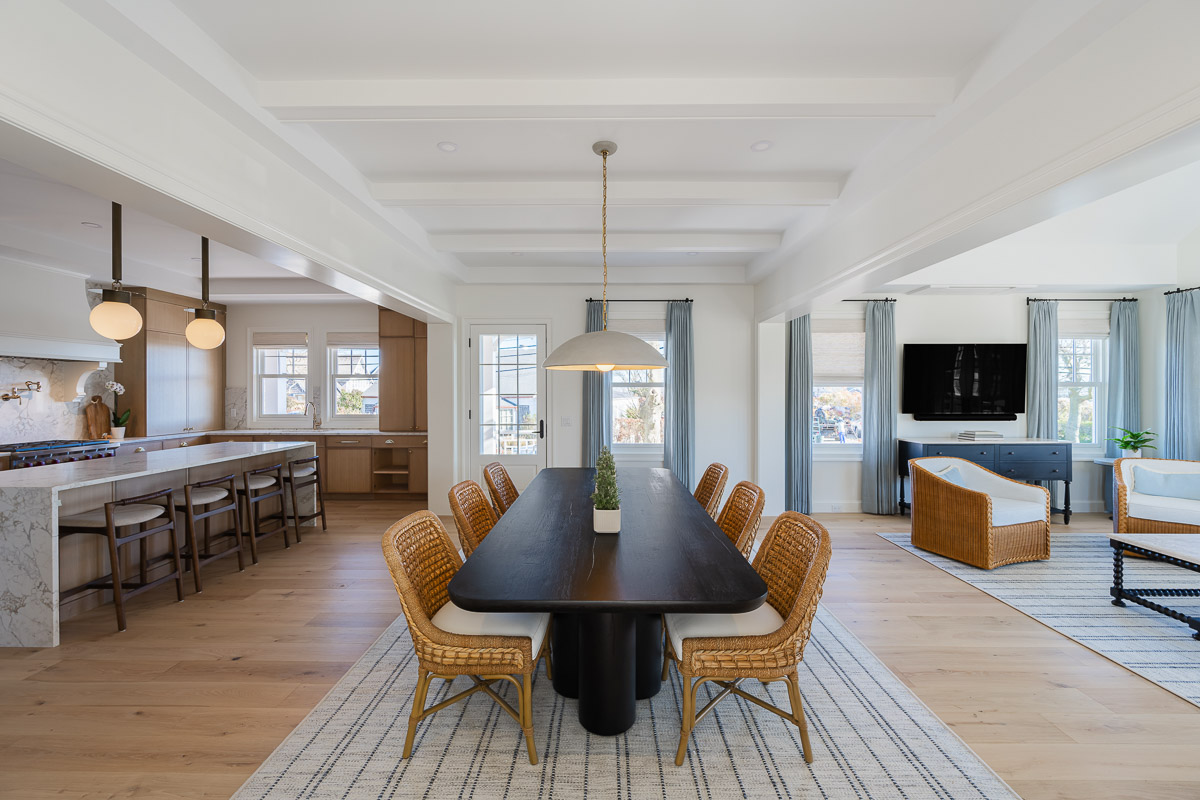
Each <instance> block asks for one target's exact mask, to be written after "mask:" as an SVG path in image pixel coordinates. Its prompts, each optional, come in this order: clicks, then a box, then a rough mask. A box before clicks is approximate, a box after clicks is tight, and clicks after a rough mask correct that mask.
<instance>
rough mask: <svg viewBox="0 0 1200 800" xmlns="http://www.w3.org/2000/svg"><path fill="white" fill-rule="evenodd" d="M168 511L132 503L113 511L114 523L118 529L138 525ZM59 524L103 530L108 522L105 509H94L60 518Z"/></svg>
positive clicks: (154, 506) (145, 504)
mask: <svg viewBox="0 0 1200 800" xmlns="http://www.w3.org/2000/svg"><path fill="white" fill-rule="evenodd" d="M166 510H167V509H166V507H165V506H156V505H154V504H153V503H131V504H130V505H127V506H117V507H116V508H114V509H113V523H114V524H115V525H116V526H117V527H118V528H120V527H121V526H123V525H137V524H139V523H142V522H149V521H150V520H152V519H156V518H158V517H161V516H162V515H163V514H164V513H166ZM58 524H59V525H61V526H63V527H67V528H103V527H104V526H106V525H107V524H108V521H107V520H105V518H104V509H103V508H93V509H92V510H91V511H84V512H83V513H82V514H71V515H70V516H67V517H59V518H58Z"/></svg>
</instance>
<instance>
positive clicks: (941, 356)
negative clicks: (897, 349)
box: [900, 344, 1025, 420]
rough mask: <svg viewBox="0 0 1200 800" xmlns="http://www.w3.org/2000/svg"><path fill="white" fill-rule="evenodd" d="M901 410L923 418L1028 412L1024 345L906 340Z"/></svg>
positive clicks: (993, 417) (1011, 416)
mask: <svg viewBox="0 0 1200 800" xmlns="http://www.w3.org/2000/svg"><path fill="white" fill-rule="evenodd" d="M900 410H901V412H902V413H904V414H912V415H913V417H914V418H916V419H919V420H1012V419H1016V418H1017V414H1023V413H1025V345H1023V344H906V345H904V395H903V400H902V402H901V408H900Z"/></svg>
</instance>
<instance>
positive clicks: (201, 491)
mask: <svg viewBox="0 0 1200 800" xmlns="http://www.w3.org/2000/svg"><path fill="white" fill-rule="evenodd" d="M228 496H229V491H228V490H226V489H222V488H221V487H220V486H201V487H199V488H196V489H192V505H194V506H206V505H208V504H209V503H215V502H217V501H218V500H224V499H225V498H226V497H228ZM175 505H177V506H185V505H187V496H186V495H185V494H184V493H183V492H176V493H175Z"/></svg>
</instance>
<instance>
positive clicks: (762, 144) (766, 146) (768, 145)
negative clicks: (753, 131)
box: [750, 139, 775, 153]
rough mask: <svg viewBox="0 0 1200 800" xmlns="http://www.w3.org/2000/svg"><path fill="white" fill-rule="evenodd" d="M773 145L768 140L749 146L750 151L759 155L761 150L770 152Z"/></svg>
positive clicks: (761, 140) (760, 140)
mask: <svg viewBox="0 0 1200 800" xmlns="http://www.w3.org/2000/svg"><path fill="white" fill-rule="evenodd" d="M773 144H775V143H774V142H772V141H770V140H769V139H759V140H758V141H757V142H755V143H754V144H752V145H750V149H751V150H753V151H754V152H756V153H761V152H762V151H763V150H770V149H771V145H773Z"/></svg>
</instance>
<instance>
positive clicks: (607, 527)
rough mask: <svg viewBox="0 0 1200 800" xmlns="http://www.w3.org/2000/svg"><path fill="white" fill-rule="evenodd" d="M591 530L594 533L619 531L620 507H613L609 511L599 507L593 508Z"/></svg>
mask: <svg viewBox="0 0 1200 800" xmlns="http://www.w3.org/2000/svg"><path fill="white" fill-rule="evenodd" d="M592 530H594V531H595V532H596V533H620V532H621V509H619V508H614V509H613V510H611V511H605V510H603V509H600V508H593V509H592Z"/></svg>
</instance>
